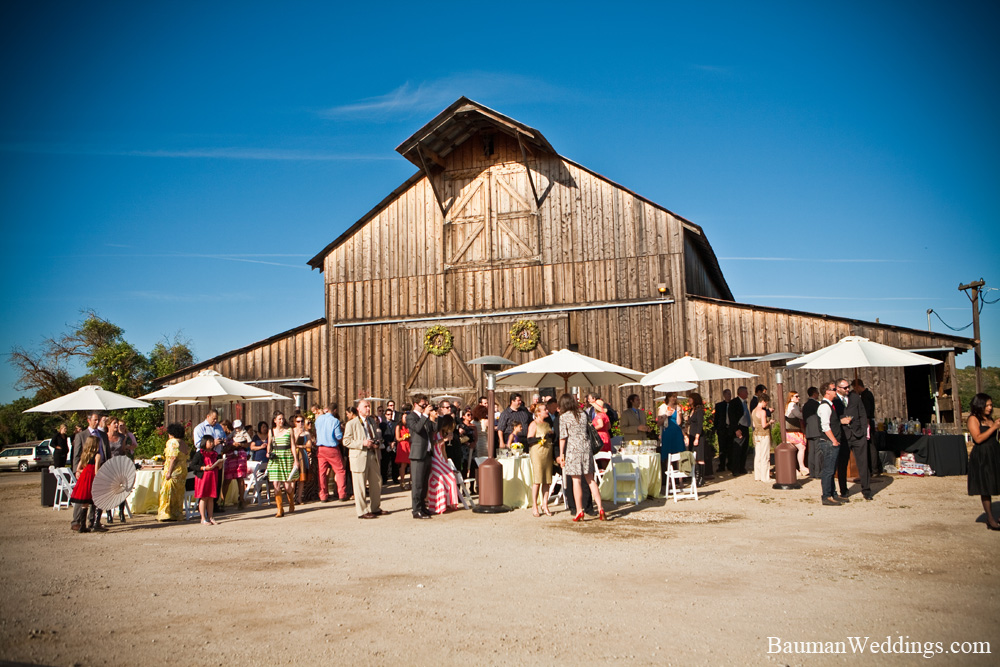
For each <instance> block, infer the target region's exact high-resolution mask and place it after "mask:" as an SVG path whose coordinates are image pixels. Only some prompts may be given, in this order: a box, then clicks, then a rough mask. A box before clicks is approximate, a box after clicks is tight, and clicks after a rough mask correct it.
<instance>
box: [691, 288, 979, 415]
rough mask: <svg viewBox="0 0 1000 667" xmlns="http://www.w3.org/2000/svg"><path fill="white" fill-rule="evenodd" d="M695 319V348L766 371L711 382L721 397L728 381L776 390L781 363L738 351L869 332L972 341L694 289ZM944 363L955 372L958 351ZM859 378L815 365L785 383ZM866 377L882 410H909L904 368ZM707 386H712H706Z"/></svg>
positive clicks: (923, 343) (800, 348) (803, 347)
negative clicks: (702, 294)
mask: <svg viewBox="0 0 1000 667" xmlns="http://www.w3.org/2000/svg"><path fill="white" fill-rule="evenodd" d="M685 307H686V309H687V318H686V319H687V323H688V341H689V347H688V351H690V353H691V354H692V355H693V356H695V357H699V358H701V359H705V360H706V361H711V362H714V363H717V364H724V365H728V366H732V367H734V368H739V369H740V370H745V371H747V372H748V373H756V374H757V375H758V376H759V377H757V378H753V379H750V380H747V381H745V382H736V381H732V382H710V383H707V387H708V393H709V394H710V395H711V397H712V399H713V400H716V401H718V400H722V389H723V388H731V389H733V390H734V394H735V389H736V387H737V386H738V385H739V384H746V385H747V386H748V387H750V393H751V394H752V393H753V386H754V385H756V384H763V385H766V386H767V387H768V389H769V390H770V391H771V392H774V391H775V386H774V369H773V368H771V367H770V366H769V365H768V364H766V363H759V362H758V363H754V362H738V363H730V361H729V359H731V358H733V357H752V356H763V355H765V354H771V353H774V352H796V353H802V354H806V353H808V352H812V351H814V350H818V349H820V348H822V347H825V346H827V345H832V344H833V343H836V342H837V341H838V340H840V339H841V338H843V337H844V336H864V337H865V338H868V339H870V340H873V341H876V342H878V343H883V344H885V345H892V346H893V347H898V348H901V349H919V348H938V347H945V346H956V347H958V348H959V349H960V350H965V349H967V348H968V340H966V339H963V338H955V337H950V336H947V335H942V334H934V333H930V332H920V331H916V330H913V329H905V328H901V327H893V326H886V325H880V324H876V323H871V322H860V321H857V320H849V319H844V318H834V317H827V316H823V315H813V314H808V313H797V312H792V311H785V310H781V309H777V308H764V307H760V306H751V305H747V304H739V303H732V302H728V301H718V300H714V299H707V298H702V297H693V296H691V297H689V298H688V300H687V301H686V306H685ZM945 365H946V366H947V367H943V366H939V367H938V369H939V372H938V375H939V376H940V377H941V378H943V379H946V380H949V379H951V378H953V377H954V376H953V370H954V354H953V353H952V354H951V355H950V358H948V359H947V360H946V361H945ZM845 375H846V376H849V378H848V379H853V377H854V371H853V370H842V371H812V370H804V369H799V370H786V371H785V384H784V386H785V390H786V392H787V391H788V390H789V389H794V390H796V391H798V392H799V393H800V395H801V396H802V398H803V400H804V399H805V396H806V389H807V388H809V387H810V386H814V387H819V386H820V384H821V383H823V382H831V381H833V380H835V379H836V378H837V377H840V376H845ZM859 377H860V378H861V379H862V380H863V381H864V383H865V386H867V387H868V388H869V389H871V391H872V393H873V394H875V400H876V408H877V412H878V414H877V417H879V418H880V419H881V418H885V417H888V418H893V417H896V418H903V419H906V418H907V417H908V414H907V409H906V396H905V394H906V392H905V382H904V379H903V369H901V368H862V369H860V371H859ZM946 384H947V386H942V387H941V391H942V393H944V392H945V391H947V392H948V393H949V394H952V393H953V394H954V395H957V393H958V389H957V385H956V384H954V383H952V382H946ZM703 389H704V386H703ZM941 408H942V410H950V409H951V400H950V396H948V397H943V398H942V399H941Z"/></svg>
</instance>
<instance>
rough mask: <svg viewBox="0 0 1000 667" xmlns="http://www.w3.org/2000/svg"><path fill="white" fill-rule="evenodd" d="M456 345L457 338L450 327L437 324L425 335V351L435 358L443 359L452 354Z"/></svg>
mask: <svg viewBox="0 0 1000 667" xmlns="http://www.w3.org/2000/svg"><path fill="white" fill-rule="evenodd" d="M454 345H455V336H454V335H452V333H451V331H449V330H448V327H445V326H442V325H440V324H435V325H434V326H432V327H431V328H430V329H428V330H427V333H425V334H424V349H425V350H427V351H428V352H430V353H431V354H433V355H434V356H435V357H443V356H444V355H446V354H448V353H449V352H451V348H452V347H454Z"/></svg>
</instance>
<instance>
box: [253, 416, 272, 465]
mask: <svg viewBox="0 0 1000 667" xmlns="http://www.w3.org/2000/svg"><path fill="white" fill-rule="evenodd" d="M269 432H270V429H269V428H268V426H267V422H265V421H260V422H257V433H256V434H255V435H254V437H253V440H252V441H251V442H250V460H251V461H256V462H257V463H258V464H259V466H258V467H257V471H258V472H260V471H262V470H263V469H264V468H266V467H267V435H268V433H269Z"/></svg>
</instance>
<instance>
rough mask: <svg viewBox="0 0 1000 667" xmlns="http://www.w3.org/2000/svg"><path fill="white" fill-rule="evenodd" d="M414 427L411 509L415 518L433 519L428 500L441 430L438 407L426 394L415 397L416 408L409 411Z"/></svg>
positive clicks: (411, 427) (410, 424) (408, 419)
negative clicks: (435, 444) (436, 437)
mask: <svg viewBox="0 0 1000 667" xmlns="http://www.w3.org/2000/svg"><path fill="white" fill-rule="evenodd" d="M406 428H408V429H409V430H410V479H411V480H412V483H413V486H412V487H411V489H410V509H411V511H412V512H413V518H414V519H429V518H431V513H430V512H428V511H427V506H426V505H425V504H424V503H425V501H426V499H427V481H428V479H429V478H430V475H431V447H432V445H433V442H434V432H435V431H436V430H437V410H435V409H434V408H432V407H431V404H430V401H429V400H428V399H427V395H426V394H417V395H416V396H414V397H413V410H412V411H411V412H410V413H409V414H407V415H406Z"/></svg>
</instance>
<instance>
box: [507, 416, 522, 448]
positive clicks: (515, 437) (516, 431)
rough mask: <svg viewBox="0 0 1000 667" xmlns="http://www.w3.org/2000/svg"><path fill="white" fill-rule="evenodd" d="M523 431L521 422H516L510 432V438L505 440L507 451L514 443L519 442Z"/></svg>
mask: <svg viewBox="0 0 1000 667" xmlns="http://www.w3.org/2000/svg"><path fill="white" fill-rule="evenodd" d="M523 430H524V425H523V424H521V422H516V423H515V424H514V428H513V429H512V430H511V432H510V438H508V439H507V449H511V447H512V446H513V445H514V443H519V442H521V431H523Z"/></svg>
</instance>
